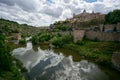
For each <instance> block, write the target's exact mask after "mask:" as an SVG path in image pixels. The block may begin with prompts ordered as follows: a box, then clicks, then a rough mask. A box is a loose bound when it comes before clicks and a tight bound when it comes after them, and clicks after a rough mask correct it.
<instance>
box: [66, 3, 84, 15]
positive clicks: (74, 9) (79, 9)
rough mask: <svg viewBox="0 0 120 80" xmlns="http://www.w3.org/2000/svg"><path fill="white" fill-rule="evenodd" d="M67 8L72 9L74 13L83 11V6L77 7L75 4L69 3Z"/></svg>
mask: <svg viewBox="0 0 120 80" xmlns="http://www.w3.org/2000/svg"><path fill="white" fill-rule="evenodd" d="M66 8H67V9H70V10H71V11H72V13H76V14H77V13H80V12H81V10H82V9H81V8H79V7H78V8H76V7H75V6H73V5H68V6H66Z"/></svg>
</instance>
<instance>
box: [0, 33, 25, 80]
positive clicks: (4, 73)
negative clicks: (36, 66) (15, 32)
mask: <svg viewBox="0 0 120 80" xmlns="http://www.w3.org/2000/svg"><path fill="white" fill-rule="evenodd" d="M0 61H1V62H0V80H24V78H23V76H22V75H21V73H20V72H19V71H18V68H17V66H15V64H14V63H13V62H14V58H13V57H12V56H11V48H10V47H9V46H8V45H7V44H5V36H3V35H2V34H0Z"/></svg>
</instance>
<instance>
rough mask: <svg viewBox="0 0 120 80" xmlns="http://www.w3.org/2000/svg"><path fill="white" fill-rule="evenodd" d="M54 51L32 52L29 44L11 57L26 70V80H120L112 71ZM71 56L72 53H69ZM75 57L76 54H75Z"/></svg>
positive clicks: (16, 50)
mask: <svg viewBox="0 0 120 80" xmlns="http://www.w3.org/2000/svg"><path fill="white" fill-rule="evenodd" d="M69 52H70V51H67V52H66V53H68V54H67V56H66V53H64V50H63V53H60V51H59V53H57V52H54V50H52V49H51V50H47V49H46V50H42V49H41V48H40V47H38V50H37V51H34V50H33V46H32V43H31V42H28V43H27V46H26V47H23V48H17V49H14V50H13V56H14V57H15V58H17V59H19V60H20V61H21V62H22V63H23V65H24V66H25V67H26V69H28V72H26V73H24V76H25V78H26V80H120V77H119V76H120V75H119V74H118V73H116V71H114V70H109V69H108V70H107V69H104V68H100V67H99V66H98V65H96V64H95V63H92V62H88V61H87V60H77V61H74V60H76V59H77V58H78V57H79V56H78V57H77V56H76V57H75V56H74V55H73V56H72V55H69ZM71 54H72V53H71ZM75 55H76V54H75Z"/></svg>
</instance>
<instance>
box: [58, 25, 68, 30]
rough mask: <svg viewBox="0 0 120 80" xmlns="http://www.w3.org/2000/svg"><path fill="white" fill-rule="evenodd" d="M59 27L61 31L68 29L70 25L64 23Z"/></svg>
mask: <svg viewBox="0 0 120 80" xmlns="http://www.w3.org/2000/svg"><path fill="white" fill-rule="evenodd" d="M58 29H59V30H61V31H66V30H67V29H68V27H67V26H64V25H62V26H59V27H58Z"/></svg>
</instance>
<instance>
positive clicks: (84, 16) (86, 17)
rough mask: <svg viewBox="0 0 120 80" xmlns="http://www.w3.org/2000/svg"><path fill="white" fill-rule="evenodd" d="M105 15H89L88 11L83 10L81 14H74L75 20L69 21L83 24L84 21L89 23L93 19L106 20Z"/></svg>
mask: <svg viewBox="0 0 120 80" xmlns="http://www.w3.org/2000/svg"><path fill="white" fill-rule="evenodd" d="M104 17H105V15H104V14H100V13H94V11H92V13H87V12H86V10H83V12H82V13H81V14H78V15H75V13H73V18H70V19H67V21H70V22H71V23H73V22H75V21H77V22H83V21H89V20H92V19H99V20H104Z"/></svg>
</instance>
